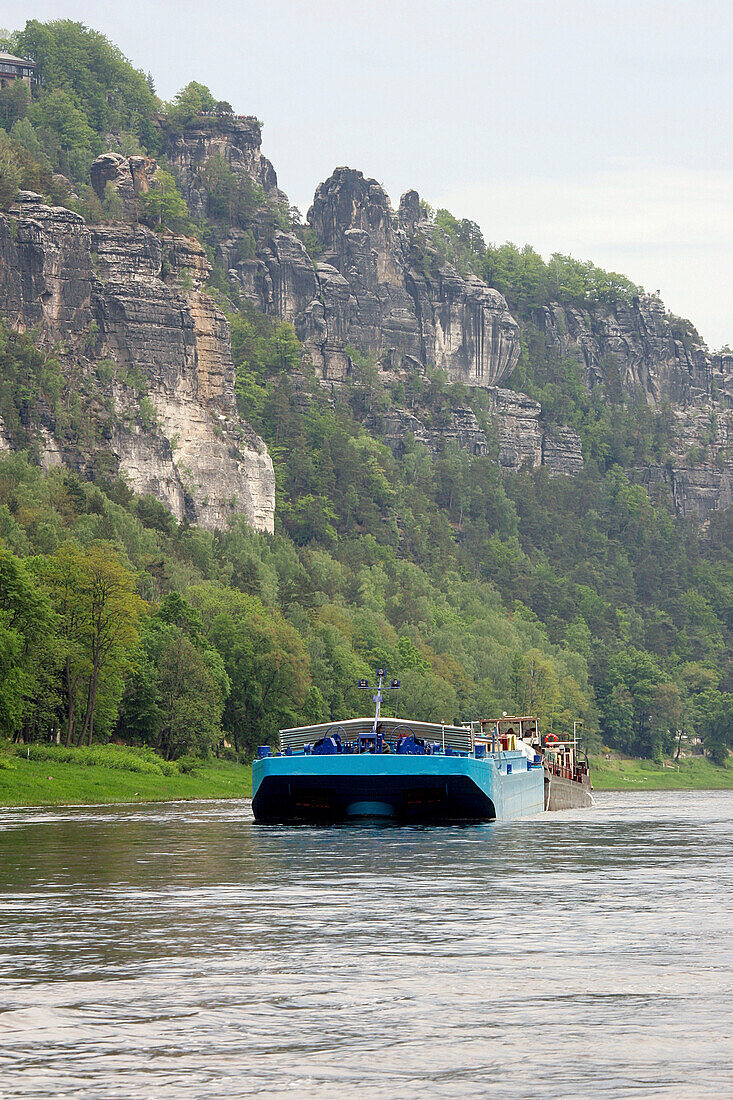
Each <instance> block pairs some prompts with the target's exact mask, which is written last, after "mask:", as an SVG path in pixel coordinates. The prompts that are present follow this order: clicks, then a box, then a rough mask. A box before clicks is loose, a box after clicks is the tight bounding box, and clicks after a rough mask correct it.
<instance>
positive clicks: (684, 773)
mask: <svg viewBox="0 0 733 1100" xmlns="http://www.w3.org/2000/svg"><path fill="white" fill-rule="evenodd" d="M590 775H591V783H592V784H593V788H594V789H595V790H597V791H639V790H647V791H721V790H733V763H732V762H731V760H730V759H729V760H728V763H727V764H726V765H725V766H724V767H718V766H717V765H715V764H713V763H711V761H710V760H708V759H707V758H706V757H702V756H693V757H686V758H685V759H684V760H680V761H679V771H677V764H674V765H673V766H672V767H670V766H665V765H663V764H655V763H654V762H653V761H652V760H640V759H636V758H634V757H623V756H617V755H615V754H612V755H611V759H610V760H607V759H606V757H605V756H596V757H591V761H590Z"/></svg>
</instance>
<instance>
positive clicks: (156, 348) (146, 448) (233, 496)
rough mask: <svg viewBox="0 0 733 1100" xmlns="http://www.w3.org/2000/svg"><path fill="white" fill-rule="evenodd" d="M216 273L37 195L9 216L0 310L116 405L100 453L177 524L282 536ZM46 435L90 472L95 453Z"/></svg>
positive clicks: (52, 446)
mask: <svg viewBox="0 0 733 1100" xmlns="http://www.w3.org/2000/svg"><path fill="white" fill-rule="evenodd" d="M207 273H208V264H207V261H206V257H205V255H204V253H203V250H202V249H201V246H200V245H199V244H198V242H196V241H192V240H188V239H186V238H174V237H168V238H162V239H159V238H158V237H156V235H155V234H153V233H152V232H150V230H148V229H146V228H144V227H141V226H131V225H113V226H99V227H88V226H86V225H85V223H84V221H83V220H82V218H80V217H79V216H78V215H76V214H74V213H72V212H70V211H69V210H65V209H59V208H51V207H48V206H45V205H43V203H42V202H41V201H40V199H39V197H38V196H36V195H32V194H30V193H21V195H20V196H19V200H18V202H17V204H16V206H15V208H14V209H13V210H12V211H11V214H10V216H7V217H6V216H0V313H2V315H3V316H4V317H5V318H7V319H8V320H9V321H10V323H11V324H12V325H13V326H14V327H16V328H17V329H19V330H26V329H30V328H35V329H36V330H37V331H38V332H39V335H40V338H41V339H42V341H43V342H45V343H46V345H47V346H56V347H58V349H59V351H60V354H61V356H62V361H63V362H64V363H65V364H66V366H67V371H68V373H69V374H70V375H71V374H74V375H75V376H78V377H79V378H80V380H81V381H80V384H81V385H82V386H83V385H84V384H85V380H86V381H87V382H89V383H90V384H91V382H90V380H91V378H92V377H93V378H94V385H95V390H96V393H97V395H98V396H99V394H100V389H101V395H102V396H103V397H104V398H105V399H107V400H108V402H109V405H110V406H111V413H110V415H109V416H107V417H106V419H105V422H104V426H103V431H102V433H101V437H100V440H99V446H100V447H103V448H104V450H105V451H106V452H107V453H109V454H111V455H112V456H114V459H115V460H116V462H117V465H118V468H119V470H120V472H122V473H123V474H125V475H126V477H127V479H128V481H129V483H130V485H131V487H132V488H133V489H134V490H136V491H137V492H140V493H146V492H149V493H153V494H154V495H155V496H156V497H158V499H159V500H161V501H163V502H164V503H166V504H167V505H168V506H169V507H170V509H171V511H172V512H173V513H174V515H175V516H176V517H177V519H179V520H182V519H184V518H187V519H188V520H190V521H192V522H199V523H201V524H203V525H205V526H208V527H211V528H220V527H223V526H225V525H226V523H227V522H228V520H229V517H230V516H232V515H234V514H239V513H241V514H243V515H244V516H246V517H247V519H248V520H249V521H250V522H251V523H252V524H253V526H255V527H257V528H258V529H261V530H269V531H271V530H272V529H273V517H274V475H273V469H272V462H271V460H270V457H269V455H268V453H267V449H266V447H265V445H264V443H263V441H262V440H261V439H260V438H259V437H258V436H257V435H256V434H255V433H254V432H253V431H252V429H251V428H250V427H249V426H248V425H247V424H246V423H244V422H243V421H241V420H240V419H239V418H238V416H237V413H236V406H235V403H234V366H233V363H232V358H231V347H230V342H229V326H228V324H227V322H226V319H225V317H224V315H223V314H222V313H221V311H220V310H219V309H218V307H217V306H216V305H215V304H214V302H213V301H212V300H211V299H210V298H209V297H207V295H205V294H204V293H203V292H202V290H201V286H202V283H203V281H204V279H205V277H206V275H207ZM100 362H101V363H103V364H104V365H105V370H104V371H102V372H101V373H102V377H103V381H102V382H100V380H99V374H100V372H99V371H96V372H95V370H94V368H95V364H99V363H100ZM79 368H80V369H81V373H79ZM39 430H40V431H41V434H42V439H43V440H44V452H45V453H48V454H50V455H51V456H57V460H58V461H61V460H63V461H64V462H67V463H69V464H70V465H75V466H80V467H81V468H84V469H86V468H88V469H91V468H92V465H93V460H94V458H95V455H94V454H93V453H91V452H90V451H89V449H88V448H87V450H86V451H85V448H84V447H83V446H80V445H79V442H78V441H77V440H74V439H69V438H65V437H63V436H62V437H61V438H57V437H56V425H55V424H54V423H53V422H48V423H45V424H42V425H40V426H39ZM49 461H53V458H51V459H49Z"/></svg>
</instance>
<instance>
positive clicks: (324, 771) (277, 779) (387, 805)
mask: <svg viewBox="0 0 733 1100" xmlns="http://www.w3.org/2000/svg"><path fill="white" fill-rule="evenodd" d="M507 764H509V765H510V767H509V769H508V768H507ZM252 795H253V797H252V810H253V813H254V816H255V819H256V820H257V821H261V822H270V823H282V824H296V823H299V822H334V821H346V820H351V819H356V818H359V817H376V818H384V819H386V820H392V821H403V822H408V821H409V822H415V823H417V822H423V821H424V822H435V821H493V820H497V821H507V820H509V819H511V818H516V817H526V816H528V815H530V814H537V813H542V811H543V810H544V797H545V796H544V771H543V769H542V767H541V766H533V767H528V766H527V760H526V757H524V756H523V754H522V753H518V752H517V753H503V754H502V756H501V759H500V760H499V759H498V758H495V757H494V756H493V755H492V754H489V755H488V756H487V757H486V758H485V759H483V760H477V759H476V758H475V757H474V756H447V755H446V756H444V755H442V754H436V755H433V756H410V755H397V754H392V755H389V754H384V755H381V754H380V755H373V754H371V753H363V754H361V755H357V754H346V753H344V754H342V753H339V754H334V755H330V756H311V755H308V756H306V755H305V754H302V755H301V754H294V755H292V756H274V757H266V758H265V759H264V760H256V761H255V763H254V764H253V765H252Z"/></svg>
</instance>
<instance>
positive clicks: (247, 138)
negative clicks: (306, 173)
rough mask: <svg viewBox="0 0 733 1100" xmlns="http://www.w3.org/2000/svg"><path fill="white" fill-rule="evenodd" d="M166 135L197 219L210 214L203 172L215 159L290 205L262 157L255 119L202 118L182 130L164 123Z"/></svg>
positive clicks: (244, 181) (272, 198)
mask: <svg viewBox="0 0 733 1100" xmlns="http://www.w3.org/2000/svg"><path fill="white" fill-rule="evenodd" d="M165 136H166V142H167V155H168V161H169V162H170V164H171V166H172V167H173V168H174V169H175V171H176V174H177V177H178V180H179V184H180V187H181V192H182V194H183V196H184V198H185V199H186V202H187V203H188V208H189V210H190V211H191V213H192V215H193V216H194V217H196V218H200V217H202V216H204V215H206V214H207V212H208V193H207V189H206V183H205V180H204V179H203V177H202V169H204V168H205V167H206V164H207V162H209V161H210V160H211V159H212V158H220V159H221V160H223V161H224V162H225V163H226V164H227V165H228V167H229V168H230V169H231V171H232V172H233V173H234V175H235V176H236V177H238V179H239V180H240V182H241V183H242V184H243V185H244V186H247V185H248V184H255V186H256V187H258V188H261V190H262V194H263V195H264V197H265V198H266V199H267V200H269V201H270V202H274V203H277V204H281V203H287V196H286V195H284V194H283V192H282V191H280V190H279V188H278V186H277V175H276V173H275V169H274V168H273V166H272V164H271V163H270V161H269V160H268V159H267V157H264V156H263V155H262V126H261V123H260V122H258V120H257V119H256V118H250V117H247V118H242V117H239V116H236V115H222V116H217V117H214V116H211V117H202V118H197V119H195V120H194V121H193V122H190V123H189V124H188V125H187V126H184V127H183V128H182V129H176V128H174V127H171V126H170V125H169V124H167V123H165Z"/></svg>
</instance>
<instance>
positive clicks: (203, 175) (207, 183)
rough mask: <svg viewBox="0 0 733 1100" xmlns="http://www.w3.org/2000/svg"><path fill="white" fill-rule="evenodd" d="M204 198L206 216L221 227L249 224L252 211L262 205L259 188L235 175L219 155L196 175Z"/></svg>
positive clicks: (213, 156) (253, 212)
mask: <svg viewBox="0 0 733 1100" xmlns="http://www.w3.org/2000/svg"><path fill="white" fill-rule="evenodd" d="M197 180H198V183H199V184H200V186H201V188H202V189H203V190H204V191H205V192H206V195H207V214H208V216H209V217H210V218H213V219H214V220H216V221H217V222H219V223H220V225H223V226H232V225H237V226H243V227H245V228H246V227H247V226H248V225H250V224H251V222H252V218H253V216H254V214H255V211H256V210H257V209H258V208H259V207H261V206H262V205H263V203H264V202H265V193H264V191H263V190H262V188H261V187H259V186H258V185H257V184H255V183H253V182H252V180H250V179H248V178H247V177H242V176H238V175H236V174H235V173H234V172H233V171H232V169H231V168H230V166H229V164H228V162H227V161H226V160H225V159H224V157H222V156H220V155H216V154H214V155H212V156H210V157H209V158H208V160H207V161H206V162H205V163H204V165H203V166H202V168H201V169H200V170H199V172H198V174H197Z"/></svg>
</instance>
